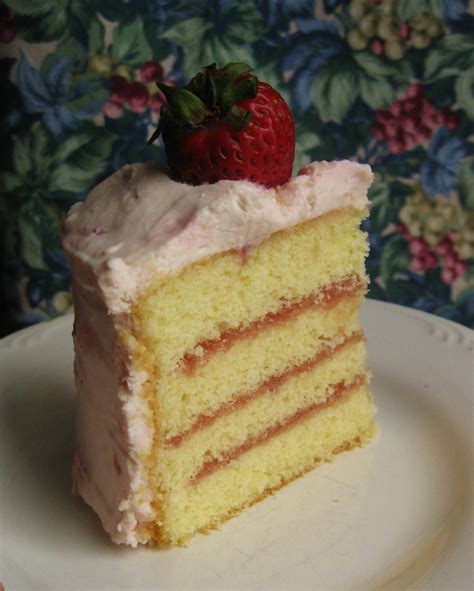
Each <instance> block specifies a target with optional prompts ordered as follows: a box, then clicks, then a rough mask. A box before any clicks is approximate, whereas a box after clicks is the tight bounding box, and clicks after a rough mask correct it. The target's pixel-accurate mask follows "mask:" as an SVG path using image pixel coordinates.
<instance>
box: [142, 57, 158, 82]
mask: <svg viewBox="0 0 474 591" xmlns="http://www.w3.org/2000/svg"><path fill="white" fill-rule="evenodd" d="M138 77H139V78H140V80H141V81H142V82H144V83H145V84H148V83H149V82H156V81H157V80H163V68H162V67H161V65H160V64H157V63H156V62H151V61H149V62H145V63H144V64H142V65H141V66H140V69H139V70H138Z"/></svg>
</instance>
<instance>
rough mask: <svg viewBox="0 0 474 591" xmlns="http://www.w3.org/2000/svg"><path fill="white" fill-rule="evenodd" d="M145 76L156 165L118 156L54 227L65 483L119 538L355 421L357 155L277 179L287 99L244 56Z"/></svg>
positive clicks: (343, 443)
mask: <svg viewBox="0 0 474 591" xmlns="http://www.w3.org/2000/svg"><path fill="white" fill-rule="evenodd" d="M162 90H164V91H165V93H166V95H167V98H168V105H167V107H166V110H164V111H163V112H162V114H161V118H160V128H159V132H162V133H163V136H164V141H165V147H166V152H167V155H168V158H169V161H170V172H171V175H172V177H173V178H171V176H170V174H169V173H168V172H167V171H164V170H161V169H160V168H158V167H157V166H156V165H154V164H152V163H148V164H134V165H127V166H125V167H123V168H122V169H120V170H119V171H117V172H116V173H115V174H113V175H112V176H111V177H110V178H108V179H107V180H105V181H104V182H102V183H101V184H100V185H98V186H97V187H95V189H94V190H93V191H92V192H91V193H90V195H89V196H88V198H87V199H86V201H85V202H84V203H78V204H76V205H74V206H73V208H72V209H71V210H70V212H69V214H68V216H67V219H66V221H65V224H64V231H63V244H64V248H65V251H66V254H67V257H68V259H69V261H70V263H71V268H72V276H73V280H72V287H73V296H74V306H75V315H76V316H75V327H74V346H75V355H76V356H75V377H76V389H77V394H78V402H77V434H76V450H75V455H74V464H73V480H74V486H75V489H76V491H77V492H78V493H79V494H80V495H81V496H82V498H83V499H84V500H85V501H86V503H88V504H89V505H90V506H91V507H92V508H93V509H94V510H95V511H96V513H97V514H98V515H99V517H100V519H101V520H102V523H103V526H104V528H105V530H106V531H107V532H108V533H109V534H110V536H111V538H112V540H113V541H114V542H117V543H125V544H130V545H132V546H136V545H137V544H139V543H147V542H155V543H158V544H160V545H163V546H166V545H176V544H182V543H184V542H186V541H187V540H188V539H189V538H190V537H191V536H192V535H193V534H194V533H195V532H197V531H206V530H208V529H210V528H214V527H216V526H218V525H219V524H220V523H222V522H223V521H224V520H226V519H227V518H229V517H231V516H232V515H234V514H235V513H238V512H239V511H241V510H243V509H245V508H246V507H248V506H249V505H251V504H253V503H255V502H256V501H258V500H260V499H263V498H264V497H265V496H267V495H268V494H270V493H271V492H272V491H275V490H277V489H278V488H280V487H281V486H283V485H284V484H286V483H288V482H289V481H291V480H292V479H294V478H297V477H298V476H301V475H302V474H304V473H305V472H306V471H308V470H310V469H311V468H313V467H314V466H315V465H316V464H318V463H319V462H322V461H327V460H330V459H332V458H333V456H334V455H335V454H337V453H338V452H340V451H342V450H346V449H350V448H351V447H354V446H356V445H360V444H362V443H364V442H365V441H366V440H367V439H369V438H370V437H371V435H372V434H373V433H374V422H373V417H374V406H373V402H372V399H371V395H370V392H369V384H368V381H369V374H368V370H367V362H366V346H365V339H364V335H363V333H362V331H361V327H360V324H359V307H360V304H361V302H362V300H363V298H364V294H365V291H366V283H367V279H366V275H365V271H364V258H365V256H366V254H367V241H366V236H365V234H364V233H363V232H362V231H361V230H360V223H361V221H362V219H363V218H364V217H365V216H366V215H367V207H368V201H367V190H368V187H369V184H370V182H371V180H372V173H371V171H370V168H369V166H367V165H361V164H357V163H354V162H349V161H339V162H332V163H327V162H321V163H313V164H311V165H309V166H306V167H305V168H303V169H302V170H301V171H300V172H299V174H298V175H296V176H294V177H291V178H289V177H290V174H291V168H292V163H293V154H294V126H293V122H292V118H291V114H290V113H289V110H288V107H287V106H286V104H285V103H284V101H283V99H282V98H281V96H280V95H279V94H278V93H276V91H274V89H272V88H271V87H270V86H269V85H267V84H264V83H261V82H258V80H257V79H256V78H255V77H254V76H251V74H250V68H249V67H248V66H246V65H245V64H229V65H228V66H225V67H224V68H222V69H221V70H218V69H216V67H215V66H214V65H213V66H208V67H207V68H204V70H203V71H202V72H201V73H200V74H199V75H198V76H197V77H196V78H194V79H193V80H191V82H190V83H189V84H188V85H187V87H185V88H184V89H165V88H163V89H162ZM229 97H230V98H229ZM232 97H233V98H232ZM231 99H232V100H231ZM225 179H227V180H225ZM216 181H217V182H216Z"/></svg>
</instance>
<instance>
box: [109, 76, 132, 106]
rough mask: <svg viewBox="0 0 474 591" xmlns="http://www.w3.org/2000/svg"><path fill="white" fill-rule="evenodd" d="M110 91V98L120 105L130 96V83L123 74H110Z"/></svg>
mask: <svg viewBox="0 0 474 591" xmlns="http://www.w3.org/2000/svg"><path fill="white" fill-rule="evenodd" d="M110 80H111V82H112V92H111V93H110V100H111V101H113V102H114V103H118V104H119V105H121V104H122V103H124V102H125V101H126V100H127V99H128V97H129V96H130V86H131V83H130V82H129V81H128V80H127V79H126V78H124V77H123V76H112V78H111V79H110Z"/></svg>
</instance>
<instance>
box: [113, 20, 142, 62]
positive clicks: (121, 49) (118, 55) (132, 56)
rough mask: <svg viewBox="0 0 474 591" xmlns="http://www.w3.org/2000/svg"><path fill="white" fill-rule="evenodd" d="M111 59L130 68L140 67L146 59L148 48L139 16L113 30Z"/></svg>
mask: <svg viewBox="0 0 474 591" xmlns="http://www.w3.org/2000/svg"><path fill="white" fill-rule="evenodd" d="M112 57H113V58H114V59H115V60H116V61H117V62H119V63H126V64H129V65H131V66H140V65H141V64H142V63H143V62H145V61H146V60H147V59H148V57H149V47H148V44H147V41H146V37H145V31H144V29H143V21H142V19H141V18H140V17H139V16H137V18H136V19H135V20H134V21H132V22H131V23H119V25H118V26H117V27H116V28H115V29H114V30H113V33H112Z"/></svg>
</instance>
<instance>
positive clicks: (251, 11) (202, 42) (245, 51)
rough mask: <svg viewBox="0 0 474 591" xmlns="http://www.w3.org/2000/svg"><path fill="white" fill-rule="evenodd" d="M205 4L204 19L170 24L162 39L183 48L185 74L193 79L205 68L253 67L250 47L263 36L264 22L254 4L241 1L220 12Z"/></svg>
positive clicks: (196, 18)
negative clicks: (207, 66) (242, 63)
mask: <svg viewBox="0 0 474 591" xmlns="http://www.w3.org/2000/svg"><path fill="white" fill-rule="evenodd" d="M216 6H217V3H208V4H206V9H205V18H201V17H193V18H190V19H187V20H185V21H180V22H173V21H169V22H167V23H166V24H165V27H164V32H163V33H162V38H164V39H167V40H169V41H172V42H173V43H174V44H176V45H178V46H179V47H182V49H183V53H184V68H183V69H184V73H185V76H186V77H187V78H188V79H190V78H191V77H192V76H194V74H195V73H196V72H197V71H199V70H200V69H201V67H202V66H203V64H204V65H206V64H212V63H214V62H215V63H217V65H218V66H221V67H222V66H224V65H225V64H227V63H229V62H244V63H247V64H250V65H252V64H253V63H254V59H253V52H252V46H251V44H252V43H253V42H254V41H257V40H258V39H259V38H260V37H261V35H262V34H263V33H264V30H265V29H264V22H263V17H262V15H261V13H260V12H259V11H258V9H257V8H256V6H255V2H253V1H250V0H241V1H240V2H238V3H237V2H232V3H229V4H227V7H225V8H217V7H216Z"/></svg>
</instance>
